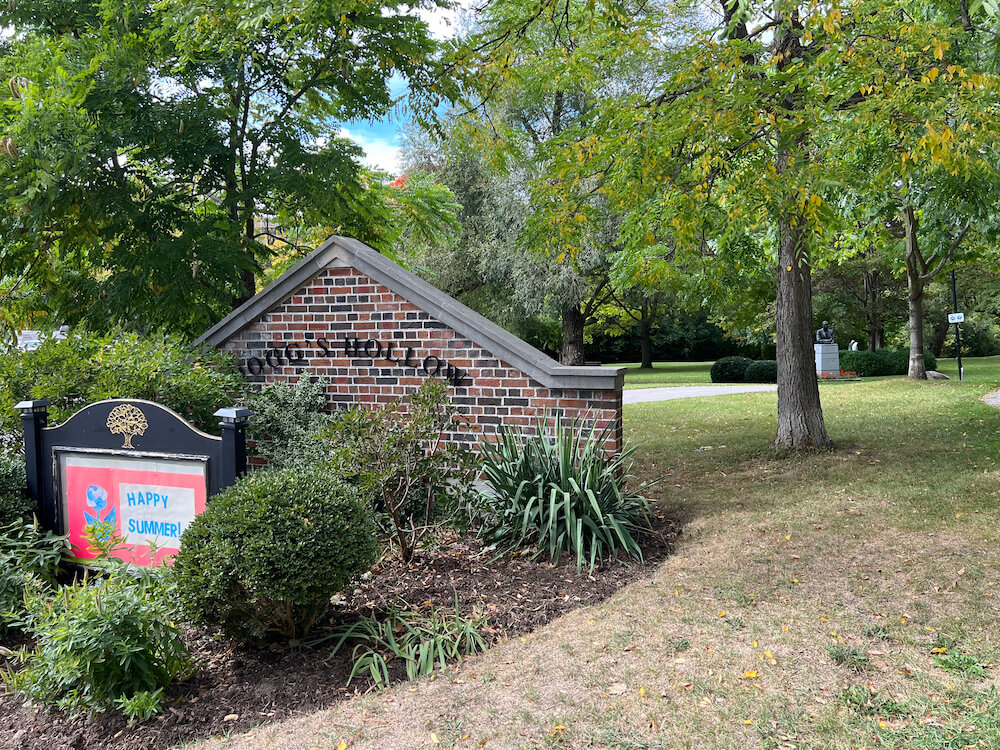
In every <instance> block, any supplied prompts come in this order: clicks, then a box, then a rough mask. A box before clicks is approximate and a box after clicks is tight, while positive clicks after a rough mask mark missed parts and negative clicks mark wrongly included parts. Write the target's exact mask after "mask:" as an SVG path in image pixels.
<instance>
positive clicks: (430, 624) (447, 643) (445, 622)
mask: <svg viewBox="0 0 1000 750" xmlns="http://www.w3.org/2000/svg"><path fill="white" fill-rule="evenodd" d="M485 625H486V620H485V618H482V617H478V616H473V617H469V618H464V617H462V616H461V615H460V614H459V612H458V610H457V608H456V610H455V613H454V614H444V613H441V612H439V611H437V610H434V611H432V612H430V613H428V614H424V613H423V612H419V611H416V610H393V611H390V612H389V613H388V614H387V615H386V617H385V618H384V619H382V620H379V619H376V618H375V617H366V618H364V619H362V620H360V621H358V622H356V623H354V624H353V625H351V626H349V627H347V628H344V629H343V630H341V631H340V633H339V636H340V640H339V641H338V642H337V644H336V646H335V647H334V649H333V651H332V652H331V654H330V655H331V656H333V655H335V654H337V652H339V651H340V649H341V647H342V646H343V645H344V643H345V642H347V641H353V642H355V646H354V650H353V652H352V653H351V657H352V658H353V660H354V667H353V668H352V669H351V675H350V677H349V678H348V680H347V684H348V685H349V684H350V683H351V682H352V681H353V680H354V678H355V677H357V676H358V675H359V674H360V675H366V676H368V677H370V678H371V680H372V682H373V683H374V684H375V686H376V687H380V688H382V687H385V686H386V685H388V684H389V679H390V674H389V665H390V663H393V662H396V663H402V664H403V665H404V667H405V669H406V678H407V679H409V680H413V679H416V678H417V677H424V676H425V675H429V674H431V673H432V672H433V671H434V670H435V669H436V668H437V669H444V668H445V667H446V666H447V665H448V662H451V661H456V660H457V661H461V660H462V659H463V658H464V657H466V656H469V655H471V654H475V653H479V652H481V651H485V650H486V643H485V641H484V640H483V637H482V635H480V633H479V630H480V629H481V628H483V627H484V626H485ZM397 660H398V661H397Z"/></svg>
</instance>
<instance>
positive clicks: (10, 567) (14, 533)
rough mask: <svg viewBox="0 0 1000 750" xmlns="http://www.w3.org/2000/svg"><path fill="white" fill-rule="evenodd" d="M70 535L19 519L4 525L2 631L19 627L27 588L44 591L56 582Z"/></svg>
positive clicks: (0, 541)
mask: <svg viewBox="0 0 1000 750" xmlns="http://www.w3.org/2000/svg"><path fill="white" fill-rule="evenodd" d="M68 548H69V547H68V544H67V542H66V537H64V536H56V535H55V534H53V533H52V532H50V531H41V530H40V529H38V528H37V527H36V526H34V525H32V524H23V523H19V522H15V523H12V524H9V525H6V526H4V527H3V528H2V529H0V635H5V634H6V633H7V631H8V630H9V629H12V628H13V629H16V625H15V624H16V623H17V622H18V621H20V620H21V619H22V618H23V616H24V614H25V609H24V594H25V591H33V592H35V593H41V592H43V591H48V590H50V589H51V587H52V586H53V585H55V582H56V575H57V573H58V572H59V563H60V562H61V561H62V555H63V552H65V551H66V550H68Z"/></svg>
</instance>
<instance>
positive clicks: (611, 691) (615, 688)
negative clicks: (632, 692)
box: [608, 682, 628, 695]
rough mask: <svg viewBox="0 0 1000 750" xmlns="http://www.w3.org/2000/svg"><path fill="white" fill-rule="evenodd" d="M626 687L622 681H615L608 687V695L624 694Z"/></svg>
mask: <svg viewBox="0 0 1000 750" xmlns="http://www.w3.org/2000/svg"><path fill="white" fill-rule="evenodd" d="M627 689H628V688H626V687H625V686H624V685H623V684H622V683H620V682H616V683H614V684H613V685H612V686H611V687H609V688H608V695H624V694H625V691H626V690H627Z"/></svg>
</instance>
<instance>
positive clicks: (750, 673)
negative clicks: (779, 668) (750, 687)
mask: <svg viewBox="0 0 1000 750" xmlns="http://www.w3.org/2000/svg"><path fill="white" fill-rule="evenodd" d="M759 677H760V673H759V672H758V671H757V670H756V669H748V670H747V671H746V672H744V673H743V675H742V676H741V677H740V679H741V680H756V679H757V678H759Z"/></svg>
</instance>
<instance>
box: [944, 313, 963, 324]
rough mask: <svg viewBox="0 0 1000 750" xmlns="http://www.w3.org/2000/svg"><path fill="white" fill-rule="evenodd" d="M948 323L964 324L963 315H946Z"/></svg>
mask: <svg viewBox="0 0 1000 750" xmlns="http://www.w3.org/2000/svg"><path fill="white" fill-rule="evenodd" d="M948 322H949V323H964V322H965V313H948Z"/></svg>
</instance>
